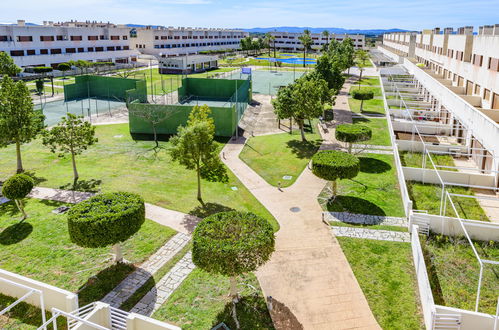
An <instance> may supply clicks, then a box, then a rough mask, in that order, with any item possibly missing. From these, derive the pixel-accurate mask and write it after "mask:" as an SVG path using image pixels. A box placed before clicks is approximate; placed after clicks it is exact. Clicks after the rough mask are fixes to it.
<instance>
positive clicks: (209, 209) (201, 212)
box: [189, 203, 234, 218]
mask: <svg viewBox="0 0 499 330" xmlns="http://www.w3.org/2000/svg"><path fill="white" fill-rule="evenodd" d="M229 211H234V209H233V208H230V207H228V206H225V205H222V204H218V203H205V204H204V205H200V206H198V207H196V208H195V209H193V210H191V211H189V214H190V215H194V216H196V217H198V218H206V217H208V216H210V215H212V214H215V213H220V212H229Z"/></svg>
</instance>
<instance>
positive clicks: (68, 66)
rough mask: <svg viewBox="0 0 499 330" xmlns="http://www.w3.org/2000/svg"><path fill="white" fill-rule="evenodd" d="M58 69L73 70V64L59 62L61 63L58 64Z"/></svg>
mask: <svg viewBox="0 0 499 330" xmlns="http://www.w3.org/2000/svg"><path fill="white" fill-rule="evenodd" d="M57 70H59V71H62V72H64V71H69V70H71V65H69V63H59V65H57Z"/></svg>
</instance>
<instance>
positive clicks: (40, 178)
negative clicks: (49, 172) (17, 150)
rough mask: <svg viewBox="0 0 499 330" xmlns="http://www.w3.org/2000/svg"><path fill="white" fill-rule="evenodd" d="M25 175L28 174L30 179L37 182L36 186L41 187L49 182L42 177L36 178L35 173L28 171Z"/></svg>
mask: <svg viewBox="0 0 499 330" xmlns="http://www.w3.org/2000/svg"><path fill="white" fill-rule="evenodd" d="M23 174H26V175H27V176H29V177H30V178H32V179H33V181H34V182H35V186H37V185H39V184H40V183H42V182H45V181H47V179H45V178H43V177H41V176H36V174H35V172H33V171H26V172H24V173H23Z"/></svg>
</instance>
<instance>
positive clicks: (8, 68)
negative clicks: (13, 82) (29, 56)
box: [0, 51, 21, 76]
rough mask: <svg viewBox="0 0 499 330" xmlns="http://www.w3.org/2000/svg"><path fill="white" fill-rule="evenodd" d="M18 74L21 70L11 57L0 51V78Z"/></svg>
mask: <svg viewBox="0 0 499 330" xmlns="http://www.w3.org/2000/svg"><path fill="white" fill-rule="evenodd" d="M20 72H21V68H20V67H18V66H17V65H16V64H15V63H14V60H13V59H12V57H10V56H9V55H8V54H7V53H6V52H1V51H0V76H2V75H7V76H16V75H17V74H18V73H20Z"/></svg>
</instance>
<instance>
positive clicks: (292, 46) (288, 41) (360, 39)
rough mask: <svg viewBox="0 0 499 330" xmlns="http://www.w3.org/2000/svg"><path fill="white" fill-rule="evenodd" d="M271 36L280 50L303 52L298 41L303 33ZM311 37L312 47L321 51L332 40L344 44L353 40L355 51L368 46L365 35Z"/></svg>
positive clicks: (284, 33) (319, 35)
mask: <svg viewBox="0 0 499 330" xmlns="http://www.w3.org/2000/svg"><path fill="white" fill-rule="evenodd" d="M270 34H271V35H272V36H274V38H275V46H276V48H278V49H280V50H284V51H292V52H294V51H300V50H303V46H302V44H301V42H300V40H299V39H298V37H299V36H301V35H302V33H293V32H270ZM311 37H312V40H313V42H314V44H313V45H312V49H314V50H319V49H321V48H322V46H323V45H325V44H326V43H328V42H330V41H331V40H336V41H339V42H342V41H343V40H345V39H346V38H350V39H352V41H353V45H354V47H355V49H362V48H365V46H366V38H365V36H364V35H363V34H331V35H330V36H329V38H326V37H325V36H323V35H322V33H311Z"/></svg>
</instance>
